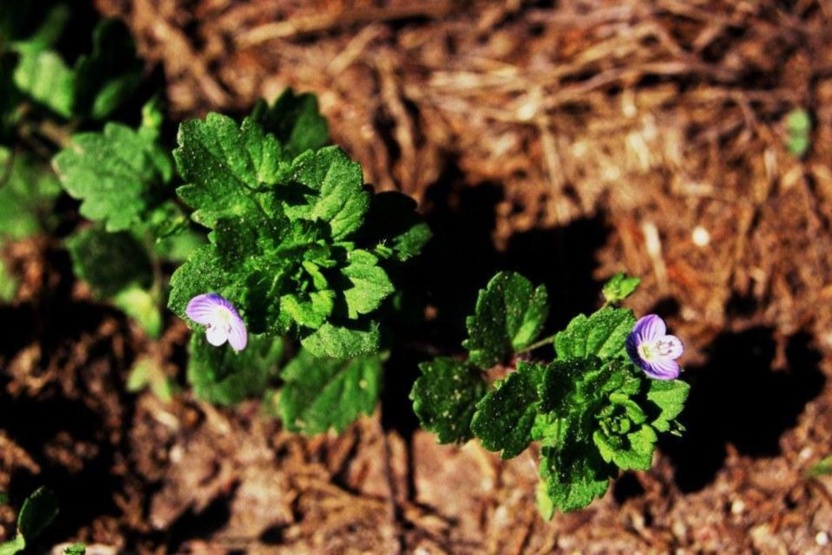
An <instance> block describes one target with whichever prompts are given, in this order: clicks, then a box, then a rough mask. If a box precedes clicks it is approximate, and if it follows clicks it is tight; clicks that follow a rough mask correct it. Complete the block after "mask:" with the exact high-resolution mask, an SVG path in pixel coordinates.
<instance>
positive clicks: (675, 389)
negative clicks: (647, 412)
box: [647, 380, 690, 432]
mask: <svg viewBox="0 0 832 555" xmlns="http://www.w3.org/2000/svg"><path fill="white" fill-rule="evenodd" d="M689 393H690V385H689V384H688V383H686V382H683V381H682V380H650V389H649V390H648V391H647V400H648V401H652V402H653V403H654V404H655V405H656V406H658V407H659V409H660V410H661V413H660V414H659V416H658V417H657V418H656V419H655V420H654V421H653V422H651V425H652V426H653V428H655V429H656V430H658V431H660V432H668V431H670V430H671V427H672V426H671V423H672V422H673V421H674V420H675V418H676V417H677V416H679V414H681V412H682V410H683V409H684V408H685V401H687V398H688V394H689Z"/></svg>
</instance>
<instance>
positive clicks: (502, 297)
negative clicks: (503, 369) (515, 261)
mask: <svg viewBox="0 0 832 555" xmlns="http://www.w3.org/2000/svg"><path fill="white" fill-rule="evenodd" d="M548 315H549V304H548V300H547V294H546V288H545V287H544V286H542V285H541V286H539V287H537V288H536V289H535V288H534V286H533V285H532V284H531V282H529V280H527V279H526V278H524V277H523V276H521V275H520V274H516V273H513V272H500V273H499V274H497V275H496V276H494V277H493V278H492V279H491V281H490V282H489V283H488V286H487V287H486V288H485V289H481V290H480V292H479V295H478V297H477V306H476V310H475V312H474V315H473V316H469V317H468V318H467V319H466V325H467V327H468V336H469V337H468V339H467V340H466V341H465V342H463V346H464V347H465V348H466V349H468V352H469V354H470V360H471V362H472V363H474V364H475V365H477V366H478V367H480V368H482V369H484V370H486V369H489V368H491V367H493V366H495V365H496V364H498V363H500V362H502V361H504V360H506V359H508V358H509V356H510V355H512V354H513V353H515V352H517V351H519V350H521V349H523V348H524V347H527V346H529V345H531V343H532V342H533V341H534V340H535V338H537V336H538V335H539V334H540V331H541V330H542V329H543V324H544V323H545V322H546V317H547V316H548Z"/></svg>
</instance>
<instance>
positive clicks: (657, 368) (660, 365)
mask: <svg viewBox="0 0 832 555" xmlns="http://www.w3.org/2000/svg"><path fill="white" fill-rule="evenodd" d="M641 367H642V369H644V373H645V374H647V375H648V376H650V377H651V378H654V379H656V380H675V379H676V378H678V377H679V373H680V372H681V370H682V369H681V367H680V366H679V363H678V362H676V361H675V360H671V359H665V358H662V359H659V360H655V361H651V362H645V363H644V364H643V365H641Z"/></svg>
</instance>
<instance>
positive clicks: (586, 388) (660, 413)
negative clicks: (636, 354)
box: [411, 273, 689, 517]
mask: <svg viewBox="0 0 832 555" xmlns="http://www.w3.org/2000/svg"><path fill="white" fill-rule="evenodd" d="M636 284H637V283H635V282H634V281H633V280H632V279H631V278H626V276H615V277H614V278H613V279H612V280H611V282H610V283H608V284H607V286H606V287H605V296H606V299H607V303H608V304H609V303H611V302H618V301H620V300H622V299H623V298H625V297H626V296H628V295H629V294H630V293H632V291H633V290H634V289H635V285H636ZM547 315H548V304H547V301H546V291H545V289H543V288H542V287H538V288H535V287H533V286H532V284H531V283H529V282H528V281H527V280H526V279H525V278H523V277H522V276H520V275H518V274H511V273H501V274H498V275H497V276H495V278H494V279H492V280H491V282H490V283H489V284H488V286H487V287H486V288H485V289H484V290H482V291H480V294H479V297H478V300H477V306H476V309H475V312H474V314H473V315H472V316H470V317H469V318H468V320H467V324H468V330H469V338H468V339H467V340H466V341H465V343H464V345H465V347H466V348H467V349H468V350H469V357H468V360H467V361H461V360H455V359H449V358H439V359H436V360H434V361H431V362H427V363H423V364H422V365H421V366H420V368H421V369H422V376H421V377H420V378H419V379H418V380H417V382H416V384H415V386H414V388H413V392H412V393H411V398H412V399H413V401H414V410H415V411H416V414H417V415H418V416H419V418H420V419H421V421H422V424H423V425H424V426H425V427H426V428H427V429H429V430H432V431H434V432H435V433H436V434H437V435H438V436H439V441H440V442H443V443H444V442H449V441H464V440H467V439H469V438H471V437H477V438H479V439H480V441H481V442H482V444H483V446H484V447H486V448H487V449H489V450H492V451H498V452H500V454H501V456H502V458H505V459H507V458H511V457H515V456H517V455H519V454H520V453H522V452H523V451H524V450H525V449H526V448H527V447H529V445H530V444H531V443H533V442H536V443H537V444H538V445H539V452H540V457H541V461H540V476H541V480H542V485H541V488H540V489H539V490H538V503H539V506H540V509H541V512H542V513H543V514H544V515H547V516H549V517H550V516H551V515H552V514H553V512H554V511H555V510H560V511H570V510H574V509H579V508H582V507H585V506H586V505H588V504H589V503H590V502H591V501H592V500H593V499H595V498H596V497H599V496H601V495H603V494H604V493H605V492H606V491H607V489H608V486H609V480H610V478H614V477H615V476H616V475H617V473H618V472H619V470H620V469H624V470H628V469H640V470H644V469H647V468H649V467H650V464H651V461H652V456H653V451H654V449H655V444H656V441H657V439H658V433H660V432H670V433H678V432H679V431H680V430H681V429H682V428H681V425H679V424H678V422H677V421H676V417H677V416H678V415H679V414H680V412H681V411H682V408H683V407H684V402H685V400H686V398H687V395H688V390H689V386H688V385H687V384H686V383H684V382H682V381H679V380H675V381H669V382H667V381H656V380H650V379H648V378H647V376H646V375H645V374H644V373H643V372H642V371H640V369H638V368H637V367H636V366H635V365H634V364H633V363H632V362H631V361H630V360H629V359H628V357H627V354H626V350H625V340H626V338H627V335H628V334H629V333H630V331H631V330H632V328H633V325H634V324H635V321H636V319H635V316H634V315H633V313H632V311H630V310H628V309H622V308H613V307H610V306H605V307H603V308H601V309H600V310H598V311H596V312H595V313H593V314H591V315H589V316H587V315H579V316H577V317H575V318H573V320H572V321H571V322H570V323H569V324H568V325H567V327H566V329H564V330H563V331H561V332H559V333H557V334H555V335H554V336H553V337H551V338H549V339H547V340H542V341H538V342H535V340H536V339H537V336H538V334H539V333H540V332H541V330H542V328H543V325H544V323H545V318H546V316H547ZM546 343H553V345H554V348H555V356H554V358H553V359H552V360H551V361H550V362H544V361H540V362H538V361H533V360H526V359H521V360H519V361H518V362H516V369H515V370H514V371H510V372H509V374H508V375H507V376H506V377H505V378H503V379H501V380H498V381H496V382H494V383H493V384H492V385H491V386H488V385H486V381H485V379H484V378H485V377H486V376H485V374H484V373H483V372H482V371H479V369H481V370H487V369H488V368H490V367H492V366H494V365H497V364H501V363H502V364H506V363H509V362H510V361H511V359H512V358H514V359H517V357H518V355H522V354H523V353H525V352H527V351H530V350H532V349H536V348H538V347H540V346H542V345H544V344H546Z"/></svg>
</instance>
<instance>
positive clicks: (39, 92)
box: [14, 50, 75, 118]
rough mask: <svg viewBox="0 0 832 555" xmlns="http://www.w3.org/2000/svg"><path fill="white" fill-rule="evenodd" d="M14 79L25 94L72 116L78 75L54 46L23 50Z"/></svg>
mask: <svg viewBox="0 0 832 555" xmlns="http://www.w3.org/2000/svg"><path fill="white" fill-rule="evenodd" d="M14 83H15V85H16V86H17V87H18V88H19V89H20V90H21V91H23V92H24V93H25V94H27V95H28V96H30V97H31V98H33V99H34V100H36V101H37V102H39V103H41V104H43V105H44V106H46V107H47V108H49V109H50V110H52V111H53V112H55V113H56V114H58V115H59V116H62V117H65V118H69V117H70V116H72V105H73V102H74V100H75V88H74V87H75V75H74V74H73V73H72V70H70V69H69V68H68V67H67V65H66V63H64V61H63V59H62V58H61V57H60V56H59V55H58V54H57V53H56V52H53V51H52V50H32V51H23V52H21V53H20V62H19V63H18V64H17V68H16V69H15V72H14Z"/></svg>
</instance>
